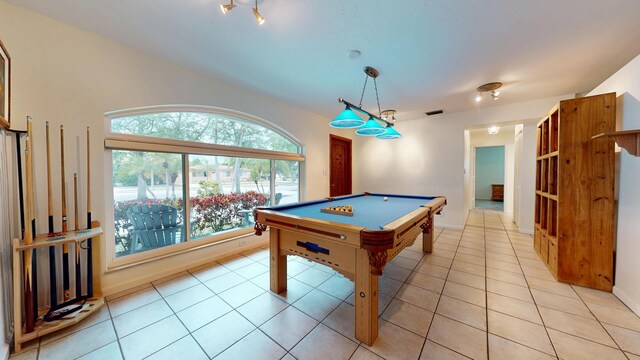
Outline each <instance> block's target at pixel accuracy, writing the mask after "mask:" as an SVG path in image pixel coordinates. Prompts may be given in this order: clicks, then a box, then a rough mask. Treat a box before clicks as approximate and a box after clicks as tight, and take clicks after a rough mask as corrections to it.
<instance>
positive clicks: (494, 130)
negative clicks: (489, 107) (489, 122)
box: [487, 126, 500, 135]
mask: <svg viewBox="0 0 640 360" xmlns="http://www.w3.org/2000/svg"><path fill="white" fill-rule="evenodd" d="M487 132H488V133H489V134H491V135H495V134H497V133H498V132H500V126H491V127H489V128H488V129H487Z"/></svg>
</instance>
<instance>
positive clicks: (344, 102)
mask: <svg viewBox="0 0 640 360" xmlns="http://www.w3.org/2000/svg"><path fill="white" fill-rule="evenodd" d="M338 102H339V103H341V104H344V105H347V106H349V107H350V108H351V110H356V111H358V112H359V113H361V114H364V115H367V116H369V117H371V118H373V119H374V120H377V121H379V122H381V123H384V124H387V126H393V125H395V124H394V123H392V122H389V121H387V120H385V119H382V118H380V117H379V116H377V115H373V114H372V113H370V112H368V111H367V110H364V109H362V108H361V107H359V106H357V105H354V104H352V103H350V102H348V101H347V100H345V99H343V98H339V99H338Z"/></svg>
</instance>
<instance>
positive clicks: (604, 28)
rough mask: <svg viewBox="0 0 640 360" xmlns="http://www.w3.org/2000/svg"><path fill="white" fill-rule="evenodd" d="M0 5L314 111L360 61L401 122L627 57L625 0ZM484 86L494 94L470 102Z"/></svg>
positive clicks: (330, 107)
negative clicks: (491, 86) (224, 6)
mask: <svg viewBox="0 0 640 360" xmlns="http://www.w3.org/2000/svg"><path fill="white" fill-rule="evenodd" d="M8 1H9V2H11V3H13V4H17V5H20V6H23V7H25V8H28V9H31V10H34V11H36V12H39V13H42V14H44V15H47V16H50V17H53V18H56V19H59V20H61V21H63V22H66V23H69V24H72V25H75V26H78V27H80V28H83V29H86V30H89V31H92V32H96V33H99V34H102V35H104V36H107V37H109V38H112V39H115V40H116V41H119V42H122V43H124V44H127V45H130V46H132V47H134V48H138V49H140V50H142V51H145V52H148V53H151V54H154V55H157V56H160V57H163V58H166V59H169V60H171V61H174V62H176V63H179V64H182V65H184V66H187V67H190V68H193V69H196V70H198V71H203V72H206V73H209V74H212V75H214V76H216V77H218V78H221V79H224V80H226V81H229V82H233V83H236V84H240V85H241V86H245V87H248V88H251V89H255V90H257V91H259V92H262V93H266V94H269V95H272V96H275V97H277V98H280V99H283V100H285V101H287V102H290V103H293V104H296V105H298V106H300V107H303V108H306V109H308V110H310V111H313V112H316V113H319V114H322V115H325V116H328V117H331V116H335V115H336V114H337V113H338V112H339V111H340V110H341V107H340V106H339V105H338V104H337V98H338V97H344V98H345V99H347V100H349V101H351V102H354V103H357V102H358V100H359V98H360V93H361V90H362V84H363V81H364V77H365V75H364V73H363V72H362V68H363V67H364V66H365V65H371V66H373V67H375V68H377V69H378V70H379V71H380V73H381V75H380V77H379V78H378V89H379V92H380V100H381V101H382V104H381V106H382V108H383V110H384V109H385V108H394V109H396V110H398V111H399V112H400V116H398V118H399V120H402V119H403V118H408V117H414V116H416V114H417V113H421V112H424V111H428V110H435V109H441V108H442V109H444V110H445V111H447V112H453V111H461V110H468V109H473V108H474V107H477V106H493V105H502V104H508V103H514V102H520V101H524V100H531V99H538V98H544V97H549V96H557V95H562V94H569V93H579V92H585V91H588V90H591V89H592V88H594V87H595V86H596V85H597V84H599V83H600V82H601V81H603V80H604V79H606V78H607V77H608V76H609V75H611V74H612V73H613V72H615V71H616V70H617V69H619V68H620V67H621V66H622V65H624V64H626V63H627V62H628V61H630V60H631V59H632V58H634V57H635V56H636V55H638V54H639V53H640V41H638V39H640V1H638V0H606V1H603V0H533V1H532V0H342V1H340V0H264V2H263V3H262V4H261V6H260V12H261V13H262V14H263V15H264V16H265V18H266V22H265V24H264V25H263V26H258V25H257V24H256V22H255V20H254V18H253V14H252V12H251V9H250V8H249V7H246V6H242V5H239V6H237V7H236V8H235V9H233V11H231V12H230V13H229V14H227V15H226V16H225V15H223V14H222V13H221V11H220V9H219V5H220V3H222V2H226V0H180V1H178V0H134V1H132V0H109V1H105V0H56V1H51V0H8ZM352 49H357V50H360V51H361V52H362V56H361V57H360V58H357V59H349V58H348V56H347V52H348V51H349V50H352ZM490 81H501V82H503V83H504V84H505V85H504V87H503V89H502V90H503V92H502V94H503V95H502V96H501V98H500V100H498V101H497V102H494V101H492V100H490V99H489V98H488V97H487V98H485V101H483V103H482V104H481V105H477V104H476V103H475V102H474V100H473V99H474V97H475V95H476V94H475V92H474V91H475V88H476V87H477V86H478V85H481V84H483V83H486V82H490ZM371 85H372V84H371ZM363 105H364V107H365V108H367V109H369V110H370V111H373V110H374V109H375V107H376V105H375V95H374V90H373V87H372V86H369V87H368V89H367V95H365V99H364V104H363Z"/></svg>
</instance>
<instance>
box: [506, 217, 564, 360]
mask: <svg viewBox="0 0 640 360" xmlns="http://www.w3.org/2000/svg"><path fill="white" fill-rule="evenodd" d="M500 221H501V222H502V218H500ZM503 226H504V222H503ZM507 239H509V244H510V245H511V248H513V242H512V241H511V236H509V232H507ZM532 240H533V238H532ZM516 259H517V260H518V266H519V267H520V271H522V265H521V264H520V258H518V256H516ZM522 277H523V278H524V281H525V283H526V284H527V289H528V290H529V295H531V299H533V304H534V305H535V307H536V311H537V312H538V316H539V317H540V321H542V327H543V328H544V331H545V333H546V334H547V339H548V340H549V343H550V344H551V348H552V349H553V352H554V353H555V354H556V359H559V358H560V356H559V355H558V351H557V350H556V346H555V345H554V343H553V341H552V340H551V336H550V335H549V330H548V329H547V325H546V324H545V322H544V318H543V317H542V314H540V308H538V303H537V302H536V298H535V297H534V296H533V293H532V292H531V287H530V286H529V281H528V280H527V276H526V275H525V273H524V271H522ZM512 341H513V340H512ZM518 344H519V343H518ZM521 345H524V344H521ZM524 346H527V345H524ZM532 349H533V348H532ZM538 351H539V350H538Z"/></svg>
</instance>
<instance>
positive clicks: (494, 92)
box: [476, 81, 502, 102]
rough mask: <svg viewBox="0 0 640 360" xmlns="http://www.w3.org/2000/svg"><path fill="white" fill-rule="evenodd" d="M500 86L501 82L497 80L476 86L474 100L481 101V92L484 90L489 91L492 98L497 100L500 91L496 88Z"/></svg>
mask: <svg viewBox="0 0 640 360" xmlns="http://www.w3.org/2000/svg"><path fill="white" fill-rule="evenodd" d="M501 87H502V83H501V82H498V81H496V82H490V83H486V84H484V85H480V86H478V88H477V89H476V90H477V91H478V95H477V96H476V102H480V101H482V93H485V92H488V93H490V95H491V98H492V99H493V100H498V99H499V97H500V91H498V89H499V88H501Z"/></svg>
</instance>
